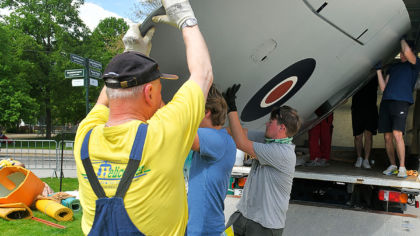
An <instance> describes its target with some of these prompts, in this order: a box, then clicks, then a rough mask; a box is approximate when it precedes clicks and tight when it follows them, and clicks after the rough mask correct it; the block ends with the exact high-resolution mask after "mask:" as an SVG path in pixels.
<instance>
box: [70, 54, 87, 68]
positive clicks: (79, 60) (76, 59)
mask: <svg viewBox="0 0 420 236" xmlns="http://www.w3.org/2000/svg"><path fill="white" fill-rule="evenodd" d="M70 61H72V62H74V63H77V64H79V65H82V66H84V65H85V58H84V57H81V56H79V55H76V54H72V53H70Z"/></svg>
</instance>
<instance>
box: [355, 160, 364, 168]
mask: <svg viewBox="0 0 420 236" xmlns="http://www.w3.org/2000/svg"><path fill="white" fill-rule="evenodd" d="M362 162H363V157H358V158H357V161H356V164H354V167H357V168H360V167H361V166H362Z"/></svg>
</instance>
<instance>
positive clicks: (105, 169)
mask: <svg viewBox="0 0 420 236" xmlns="http://www.w3.org/2000/svg"><path fill="white" fill-rule="evenodd" d="M92 165H93V166H98V165H99V168H98V172H96V176H97V177H98V180H99V182H100V183H101V184H104V185H107V184H117V183H118V182H115V181H119V180H121V178H122V176H123V174H124V171H125V168H126V166H127V163H123V162H110V161H93V162H92ZM149 171H150V169H149V168H146V167H145V166H144V165H141V166H139V168H138V169H137V171H136V173H135V174H134V177H133V181H136V180H138V179H139V178H140V177H142V176H144V175H147V173H148V172H149ZM83 177H84V178H85V179H87V176H86V174H83Z"/></svg>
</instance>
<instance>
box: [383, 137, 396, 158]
mask: <svg viewBox="0 0 420 236" xmlns="http://www.w3.org/2000/svg"><path fill="white" fill-rule="evenodd" d="M384 138H385V149H386V154H387V155H388V159H389V162H391V165H395V151H394V143H393V142H392V133H390V132H388V133H384Z"/></svg>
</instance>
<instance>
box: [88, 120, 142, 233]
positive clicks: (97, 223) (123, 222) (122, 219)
mask: <svg viewBox="0 0 420 236" xmlns="http://www.w3.org/2000/svg"><path fill="white" fill-rule="evenodd" d="M147 127H148V126H147V125H146V124H140V126H139V128H138V129H137V134H136V138H135V140H134V143H133V146H132V148H131V153H130V159H129V161H128V164H127V167H126V169H125V171H124V174H123V176H122V178H121V180H120V183H119V184H118V188H117V192H116V194H115V196H114V197H111V198H108V197H107V196H106V195H105V192H104V189H103V188H102V186H101V185H100V183H99V180H98V177H97V176H96V174H95V172H94V170H93V167H92V163H91V161H90V158H89V138H90V134H91V133H92V130H90V131H89V132H88V133H87V134H86V137H85V139H84V140H83V144H82V150H81V153H80V154H81V155H80V156H81V159H82V163H83V167H84V168H85V171H86V175H87V178H88V180H89V183H90V186H91V187H92V190H93V191H94V192H95V194H96V196H97V197H98V200H96V210H95V219H94V220H93V225H92V229H91V230H90V232H89V234H88V235H92V236H95V235H98V236H99V235H100V236H106V235H110V236H111V235H124V236H125V235H144V234H143V233H142V232H140V230H139V229H137V227H136V226H135V225H134V224H133V222H132V221H131V219H130V217H129V216H128V214H127V211H126V210H125V206H124V201H123V198H124V196H125V194H126V192H127V190H128V188H129V187H130V184H131V181H132V180H133V177H134V175H135V173H136V171H137V169H138V167H139V164H140V161H141V157H142V153H143V146H144V141H145V139H146V133H147Z"/></svg>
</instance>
